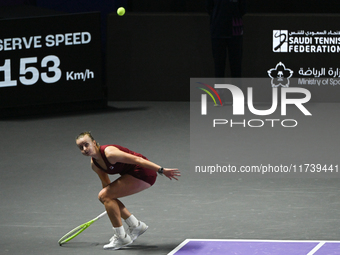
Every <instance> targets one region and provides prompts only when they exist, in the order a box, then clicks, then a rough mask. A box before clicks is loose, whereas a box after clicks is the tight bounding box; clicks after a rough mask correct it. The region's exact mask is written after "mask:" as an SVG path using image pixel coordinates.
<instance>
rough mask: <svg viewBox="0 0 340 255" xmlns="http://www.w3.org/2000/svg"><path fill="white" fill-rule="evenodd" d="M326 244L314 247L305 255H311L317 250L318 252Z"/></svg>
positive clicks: (322, 243)
mask: <svg viewBox="0 0 340 255" xmlns="http://www.w3.org/2000/svg"><path fill="white" fill-rule="evenodd" d="M325 243H326V242H321V243H319V244H318V245H317V246H315V247H314V249H313V250H311V251H310V252H308V254H307V255H313V254H314V253H315V252H317V250H319V249H320V248H321V247H322V246H323V245H324V244H325Z"/></svg>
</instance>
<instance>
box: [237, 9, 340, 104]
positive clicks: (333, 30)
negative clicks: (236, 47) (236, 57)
mask: <svg viewBox="0 0 340 255" xmlns="http://www.w3.org/2000/svg"><path fill="white" fill-rule="evenodd" d="M339 22H340V16H339V15H329V14H327V15H318V14H286V15H283V14H281V15H279V14H278V15H256V14H253V15H246V17H245V24H246V25H245V26H246V29H245V33H244V37H245V40H244V44H245V45H244V46H245V53H244V72H243V74H244V77H263V78H264V77H270V78H272V75H273V74H274V73H273V72H271V70H273V69H277V68H278V67H279V68H281V69H282V71H283V72H278V73H277V75H278V76H277V77H279V76H280V75H281V76H282V77H283V76H285V75H288V76H289V77H291V78H298V80H297V84H296V85H297V86H299V87H303V88H308V89H309V90H310V91H311V93H312V94H313V95H314V96H313V99H312V101H313V102H339V101H340V99H339V96H338V95H339V91H340V90H339V88H340V64H339V61H338V59H339V54H340V27H339V25H338V24H339ZM284 70H289V73H288V74H287V73H285V72H284ZM288 76H287V77H288Z"/></svg>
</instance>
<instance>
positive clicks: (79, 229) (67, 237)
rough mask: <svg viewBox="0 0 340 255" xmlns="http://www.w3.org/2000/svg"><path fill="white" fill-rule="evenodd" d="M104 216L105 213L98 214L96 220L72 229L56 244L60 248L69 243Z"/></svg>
mask: <svg viewBox="0 0 340 255" xmlns="http://www.w3.org/2000/svg"><path fill="white" fill-rule="evenodd" d="M105 214H106V211H105V212H103V213H101V214H99V215H98V216H97V217H96V218H94V219H92V220H90V221H88V222H86V223H83V224H81V225H79V226H78V227H76V228H74V229H72V230H71V231H70V232H68V233H66V234H65V235H64V236H63V237H62V238H60V239H59V241H58V243H59V245H60V246H61V245H62V244H64V243H67V242H68V241H70V240H71V239H73V238H75V237H76V236H77V235H79V234H80V233H81V232H83V231H84V230H85V229H87V228H88V227H89V226H91V225H92V223H94V222H96V221H97V220H99V219H100V218H101V217H103V216H104V215H105Z"/></svg>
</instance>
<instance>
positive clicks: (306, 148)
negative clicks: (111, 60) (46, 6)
mask: <svg viewBox="0 0 340 255" xmlns="http://www.w3.org/2000/svg"><path fill="white" fill-rule="evenodd" d="M109 106H110V107H109V109H107V110H105V111H90V112H86V113H84V112H80V113H72V114H59V115H53V116H31V117H26V118H12V119H6V120H1V121H0V134H1V147H0V155H1V156H0V157H1V160H0V169H1V170H0V171H1V172H0V173H1V176H0V194H1V195H0V237H1V238H0V254H11V255H20V254H22V255H30V254H32V255H40V254H41V255H47V254H51V255H58V254H67V255H72V254H77V255H79V254H82V255H93V254H97V255H99V254H110V253H113V254H120V255H121V254H129V255H135V254H155V255H156V254H157V255H161V254H169V253H170V252H171V251H173V250H174V249H176V247H178V246H179V245H180V244H182V243H183V242H184V241H185V240H190V241H189V242H187V243H186V245H185V246H183V247H182V248H181V249H179V250H178V254H221V253H218V252H219V251H216V248H217V247H220V249H230V250H231V251H230V252H225V253H223V254H247V255H249V254H255V253H252V252H254V250H252V251H251V250H250V249H251V247H255V248H256V249H258V250H259V252H258V253H257V254H271V255H273V254H280V255H281V254H283V253H274V252H273V249H274V251H275V249H276V250H279V249H281V250H282V249H283V250H286V253H285V254H297V253H294V252H297V251H298V250H299V249H304V250H305V249H306V251H304V252H305V253H303V254H308V252H310V251H311V250H313V249H314V247H316V246H317V245H318V244H319V243H320V242H321V241H315V240H328V241H336V242H334V243H332V242H328V241H327V242H326V243H324V244H323V245H322V247H320V249H319V250H318V251H317V252H315V254H339V251H340V247H339V246H338V243H337V241H339V240H340V220H339V219H340V181H339V180H340V179H339V178H327V177H325V176H323V177H322V178H312V177H308V178H301V177H299V178H269V177H266V178H229V177H228V176H227V175H225V174H223V173H222V174H209V173H195V171H194V169H190V163H189V158H190V153H189V152H190V144H189V143H190V129H189V126H190V116H189V115H190V114H189V112H190V109H189V102H110V103H109ZM225 107H230V106H225ZM308 109H310V110H311V111H312V113H313V117H312V118H308V119H307V118H306V121H301V123H300V122H299V128H297V129H296V131H294V130H292V129H289V130H282V129H280V131H278V130H276V129H274V128H273V129H270V128H268V129H266V130H263V131H261V132H260V130H258V129H257V131H256V133H255V134H256V135H255V134H253V133H251V132H254V131H251V129H240V132H238V130H237V129H234V130H232V132H231V134H230V136H229V142H228V144H227V145H226V146H227V148H228V151H229V152H228V156H229V157H230V159H229V160H230V161H231V162H235V164H236V163H237V164H249V162H252V161H253V160H255V159H256V157H257V155H258V156H259V158H260V159H261V158H263V157H265V155H263V152H264V151H265V152H266V153H268V154H270V157H271V158H272V159H273V157H275V159H280V160H282V161H281V162H282V164H290V163H291V161H290V160H291V159H292V158H293V159H298V158H300V159H305V160H306V163H318V162H317V161H319V160H324V161H325V162H328V163H329V164H330V163H332V164H339V157H338V155H339V144H340V141H339V130H340V118H339V116H340V108H339V104H335V103H334V104H315V105H311V106H310V107H309V108H308ZM85 130H90V131H92V134H93V135H94V137H95V139H96V140H97V141H98V142H99V143H100V144H102V145H104V144H109V143H114V144H119V145H122V146H125V147H127V148H129V149H131V150H134V151H136V152H140V153H142V154H144V155H145V156H146V157H148V158H149V159H150V160H151V161H154V162H156V163H158V164H160V165H162V166H163V167H177V168H179V169H180V170H181V173H182V176H181V178H180V180H179V181H170V180H168V179H166V178H165V177H161V176H160V177H158V178H157V181H156V183H155V185H154V186H152V187H151V188H150V189H148V190H146V191H143V192H141V193H139V194H135V195H133V196H129V197H125V198H122V202H123V203H124V204H125V205H126V207H127V208H128V209H129V210H130V211H131V212H132V213H133V214H134V215H135V216H136V217H137V218H138V219H140V220H142V221H144V222H146V223H147V224H148V226H149V229H148V230H147V231H146V232H145V233H144V234H143V235H142V236H140V237H139V238H138V239H137V240H136V241H135V242H134V243H133V244H131V245H130V246H129V247H126V248H124V249H122V250H118V251H105V250H103V248H102V247H103V245H104V244H106V243H108V241H109V239H110V237H111V236H112V234H113V231H112V228H111V225H110V222H109V220H108V218H107V216H105V217H103V218H102V219H100V220H98V221H97V222H95V223H94V224H93V225H92V226H90V227H89V228H88V229H86V230H85V231H84V232H83V233H82V234H80V235H79V236H77V237H76V238H75V239H73V240H71V241H70V242H69V243H67V244H65V245H63V246H62V247H60V246H59V245H58V243H57V241H58V240H59V238H60V237H61V236H62V235H64V234H65V233H66V232H68V231H69V230H71V229H72V228H74V227H76V226H78V225H80V224H81V223H84V222H86V221H89V220H90V219H92V218H94V217H96V216H97V215H99V214H100V213H102V212H103V211H104V207H103V205H102V204H101V203H100V202H99V201H98V198H97V196H98V193H99V191H100V190H101V183H100V180H99V178H98V176H97V175H96V174H95V173H94V172H93V171H92V170H91V168H90V159H89V158H87V157H84V156H82V155H81V153H80V151H79V149H78V148H77V147H76V145H75V141H74V139H75V136H76V135H77V134H79V133H80V132H82V131H85ZM285 132H287V134H286V133H285ZM227 134H228V132H226V135H227ZM276 149H277V153H275V150H276ZM283 155H284V156H283ZM313 159H314V160H313ZM311 161H315V162H311ZM261 163H262V162H261ZM114 179H115V177H114V176H113V177H112V178H111V180H114ZM201 240H208V241H204V242H203V241H201ZM209 240H229V241H209ZM238 240H242V241H238ZM247 240H298V241H299V242H290V241H284V242H272V241H247ZM300 241H301V242H300ZM305 241H308V242H305ZM216 244H218V245H216ZM305 246H306V248H305ZM209 247H210V248H211V249H212V250H211V249H210V248H209ZM193 249H194V251H192V250H193ZM205 249H209V252H210V253H209V252H206V250H205ZM266 250H270V251H271V252H269V253H268V252H267V253H265V251H266ZM327 250H331V251H332V252H333V253H331V252H330V251H329V253H328V251H327ZM232 251H235V252H234V253H233V252H232ZM287 251H289V252H287ZM182 252H185V253H182ZM237 252H238V253H237ZM242 252H243V253H242ZM244 252H247V253H244ZM321 252H323V253H321ZM325 252H326V253H325ZM336 252H337V253H336ZM176 254H177V253H176Z"/></svg>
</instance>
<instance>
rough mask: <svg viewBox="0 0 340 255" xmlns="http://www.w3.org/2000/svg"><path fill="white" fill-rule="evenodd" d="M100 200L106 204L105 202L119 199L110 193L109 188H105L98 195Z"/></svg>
mask: <svg viewBox="0 0 340 255" xmlns="http://www.w3.org/2000/svg"><path fill="white" fill-rule="evenodd" d="M98 199H99V201H100V202H102V203H103V204H104V202H105V201H108V200H113V199H117V197H116V196H115V194H111V193H109V190H108V189H107V188H103V189H102V190H101V191H100V192H99V194H98Z"/></svg>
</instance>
